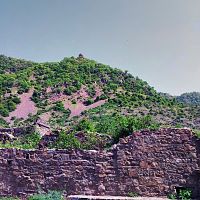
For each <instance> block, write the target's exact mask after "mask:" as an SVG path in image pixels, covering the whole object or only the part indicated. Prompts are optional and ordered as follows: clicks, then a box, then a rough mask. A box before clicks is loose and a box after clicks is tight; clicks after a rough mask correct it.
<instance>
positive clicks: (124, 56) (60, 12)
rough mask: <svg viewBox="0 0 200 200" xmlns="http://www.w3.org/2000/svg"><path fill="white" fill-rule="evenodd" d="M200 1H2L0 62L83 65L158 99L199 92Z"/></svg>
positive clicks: (0, 0)
mask: <svg viewBox="0 0 200 200" xmlns="http://www.w3.org/2000/svg"><path fill="white" fill-rule="evenodd" d="M199 11H200V1H199V0H0V54H4V55H6V56H11V57H16V58H23V59H27V60H32V61H39V62H44V61H59V60H61V59H63V58H64V57H71V56H78V54H79V53H82V54H83V55H84V56H85V57H87V58H90V59H93V60H96V61H98V62H101V63H104V64H108V65H110V66H111V67H115V68H120V69H123V70H128V71H129V72H130V73H131V74H133V75H134V76H138V77H139V78H141V79H144V80H145V81H147V82H148V83H149V84H150V85H151V86H153V87H154V88H155V89H156V90H157V91H159V92H166V93H170V94H172V95H179V94H181V93H184V92H192V91H199V92H200V78H199V76H200V12H199Z"/></svg>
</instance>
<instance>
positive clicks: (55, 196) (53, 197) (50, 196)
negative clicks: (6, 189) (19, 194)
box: [0, 190, 64, 200]
mask: <svg viewBox="0 0 200 200" xmlns="http://www.w3.org/2000/svg"><path fill="white" fill-rule="evenodd" d="M0 200H19V198H15V197H0ZM27 200H64V196H63V194H62V192H59V191H51V190H50V191H48V192H47V193H44V192H40V193H39V194H34V195H32V196H29V197H27Z"/></svg>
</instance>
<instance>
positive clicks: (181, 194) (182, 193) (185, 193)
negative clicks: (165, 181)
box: [175, 186, 192, 199]
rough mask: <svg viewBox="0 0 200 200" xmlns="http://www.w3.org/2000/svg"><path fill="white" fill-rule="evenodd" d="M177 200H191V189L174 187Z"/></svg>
mask: <svg viewBox="0 0 200 200" xmlns="http://www.w3.org/2000/svg"><path fill="white" fill-rule="evenodd" d="M175 190H176V197H177V199H191V197H192V189H191V188H188V187H179V186H177V187H175Z"/></svg>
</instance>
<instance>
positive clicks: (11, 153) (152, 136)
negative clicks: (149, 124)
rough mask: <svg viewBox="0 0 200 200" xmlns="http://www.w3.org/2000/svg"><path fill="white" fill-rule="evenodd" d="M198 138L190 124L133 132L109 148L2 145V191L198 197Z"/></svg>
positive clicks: (27, 193) (199, 174)
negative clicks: (182, 192)
mask: <svg viewBox="0 0 200 200" xmlns="http://www.w3.org/2000/svg"><path fill="white" fill-rule="evenodd" d="M199 147H200V143H199V140H198V139H197V138H196V137H195V136H194V134H192V132H191V131H190V130H188V129H160V130H158V131H148V130H143V131H140V132H135V133H134V134H132V135H131V136H129V137H127V138H123V139H121V140H120V142H119V144H117V145H114V146H113V147H112V149H110V150H108V151H92V150H91V151H82V150H46V151H42V150H35V151H27V150H16V149H1V150H0V195H1V196H4V195H7V196H8V195H17V196H24V195H30V194H32V193H35V192H37V191H38V190H39V189H43V190H48V189H51V190H53V189H56V190H65V191H66V193H67V194H68V195H70V194H87V195H121V196H123V195H127V193H129V192H136V193H138V194H139V195H141V196H165V195H167V194H169V193H172V192H173V191H174V190H175V189H180V188H191V189H192V191H193V195H194V196H195V197H197V196H200V163H199V153H200V150H199Z"/></svg>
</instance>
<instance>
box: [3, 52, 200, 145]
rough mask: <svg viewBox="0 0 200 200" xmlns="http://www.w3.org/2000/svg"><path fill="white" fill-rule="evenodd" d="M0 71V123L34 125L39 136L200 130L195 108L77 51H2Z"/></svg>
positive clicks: (108, 134) (199, 110)
mask: <svg viewBox="0 0 200 200" xmlns="http://www.w3.org/2000/svg"><path fill="white" fill-rule="evenodd" d="M0 72H1V73H0V126H1V127H19V126H27V125H34V124H36V125H37V132H40V134H41V135H49V134H51V133H52V132H56V131H58V130H59V131H62V130H63V131H65V132H69V133H72V132H73V134H72V135H74V134H75V133H76V134H78V135H79V136H80V137H81V138H82V140H83V141H85V135H84V134H83V133H85V132H87V136H88V134H90V135H89V138H90V139H91V138H93V136H94V135H93V134H94V133H95V138H96V136H97V135H98V136H99V140H100V138H101V137H103V136H105V135H104V134H106V137H107V136H110V135H111V136H112V137H113V134H115V136H114V138H115V139H116V138H118V136H119V135H120V134H121V133H122V132H123V134H128V133H129V132H130V131H133V130H138V129H141V128H149V127H151V128H156V127H158V126H160V125H161V126H178V127H179V126H187V127H191V128H194V129H200V109H199V106H195V107H194V106H190V105H185V104H183V103H179V102H178V101H177V100H176V99H175V98H167V97H166V96H165V95H162V94H160V93H157V92H156V91H155V90H154V88H153V87H151V86H149V85H148V83H147V82H145V81H143V80H141V79H139V78H138V77H134V76H133V75H131V74H130V73H128V72H127V71H122V70H119V69H114V68H111V67H110V66H108V65H104V64H101V63H98V62H96V61H94V60H90V59H87V58H84V57H83V55H82V54H80V55H79V56H78V57H77V58H75V57H70V58H64V59H63V60H61V61H60V62H46V63H35V62H31V61H25V60H21V59H15V58H10V57H6V56H3V55H2V56H0ZM72 135H71V136H70V137H72ZM68 137H69V135H68ZM116 140H117V139H116ZM61 141H62V137H61ZM90 144H91V143H90ZM64 145H66V144H64Z"/></svg>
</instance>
